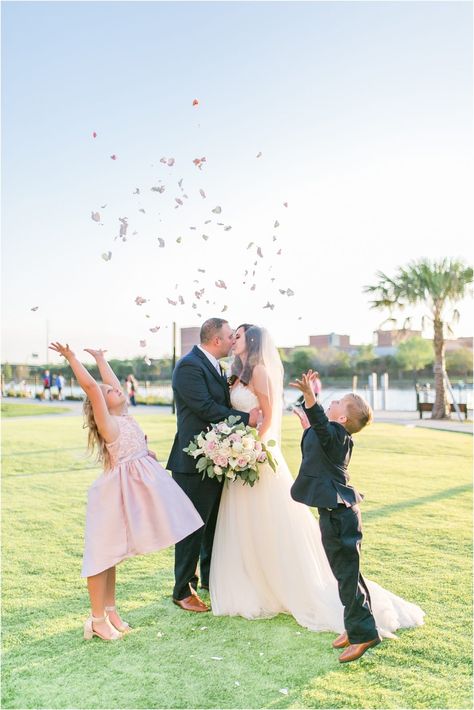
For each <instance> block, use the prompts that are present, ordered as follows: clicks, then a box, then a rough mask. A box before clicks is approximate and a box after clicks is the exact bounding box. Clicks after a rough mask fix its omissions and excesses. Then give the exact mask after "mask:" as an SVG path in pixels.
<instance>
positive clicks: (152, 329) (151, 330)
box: [149, 325, 160, 333]
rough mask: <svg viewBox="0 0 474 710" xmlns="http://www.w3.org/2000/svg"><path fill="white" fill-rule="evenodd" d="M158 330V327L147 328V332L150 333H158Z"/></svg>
mask: <svg viewBox="0 0 474 710" xmlns="http://www.w3.org/2000/svg"><path fill="white" fill-rule="evenodd" d="M159 329H160V326H159V325H155V327H154V328H149V331H150V333H158V331H159Z"/></svg>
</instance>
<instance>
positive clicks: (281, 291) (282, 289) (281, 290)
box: [278, 288, 286, 294]
mask: <svg viewBox="0 0 474 710" xmlns="http://www.w3.org/2000/svg"><path fill="white" fill-rule="evenodd" d="M278 290H279V291H280V293H281V294H284V293H286V289H284V288H279V289H278Z"/></svg>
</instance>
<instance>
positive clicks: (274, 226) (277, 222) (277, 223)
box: [273, 219, 280, 229]
mask: <svg viewBox="0 0 474 710" xmlns="http://www.w3.org/2000/svg"><path fill="white" fill-rule="evenodd" d="M279 226H280V222H279V221H278V220H277V219H276V220H275V224H274V225H273V228H274V229H276V228H277V227H279Z"/></svg>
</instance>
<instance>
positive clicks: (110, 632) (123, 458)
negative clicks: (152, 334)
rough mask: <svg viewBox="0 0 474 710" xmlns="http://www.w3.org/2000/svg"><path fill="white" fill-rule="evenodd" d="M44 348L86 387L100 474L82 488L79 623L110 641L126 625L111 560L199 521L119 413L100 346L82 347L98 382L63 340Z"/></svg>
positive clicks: (121, 402)
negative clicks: (86, 611) (82, 616)
mask: <svg viewBox="0 0 474 710" xmlns="http://www.w3.org/2000/svg"><path fill="white" fill-rule="evenodd" d="M50 348H51V350H55V351H56V352H58V353H60V354H61V355H63V356H64V357H65V358H66V359H67V360H68V362H69V364H70V366H71V369H72V370H73V372H74V374H75V376H76V379H77V381H78V382H79V384H80V386H81V387H82V389H83V390H84V392H85V394H86V400H85V402H84V414H85V417H86V426H87V427H88V428H89V436H88V444H89V448H90V449H91V450H92V449H94V448H97V450H98V458H99V460H100V461H102V463H103V465H104V473H103V474H102V475H101V476H100V477H99V478H98V479H97V480H96V481H95V482H94V483H93V484H92V486H91V487H90V489H89V493H88V502H87V514H86V530H85V548H84V559H83V567H82V575H81V576H82V577H87V587H88V590H89V597H90V602H91V610H92V615H91V616H90V617H89V618H88V619H87V621H86V622H85V623H84V638H85V639H91V638H92V637H93V636H98V637H99V638H101V639H103V640H104V641H115V640H117V639H119V638H121V637H122V633H126V632H127V631H128V630H129V625H128V624H127V623H126V622H124V621H123V620H122V619H121V617H120V615H119V613H118V612H117V609H116V606H115V565H117V564H118V563H119V562H121V561H122V560H124V559H126V558H127V557H133V556H135V555H141V554H144V553H146V552H156V551H157V550H161V549H163V548H164V547H169V546H170V545H173V544H174V543H176V542H178V541H179V540H182V539H183V538H185V537H187V536H188V535H190V534H191V533H192V532H194V531H195V530H197V529H198V528H200V527H201V526H202V525H203V521H202V519H201V517H200V515H199V513H198V512H197V511H196V509H195V508H194V506H193V504H192V503H191V501H190V500H189V498H188V497H187V496H186V495H185V493H184V492H183V491H182V490H181V488H180V487H179V486H178V485H177V484H176V483H175V482H174V481H173V479H172V478H171V477H170V476H169V475H168V473H167V472H166V471H165V469H164V468H162V466H160V464H159V463H158V462H157V461H156V458H155V455H154V454H153V453H152V452H151V451H149V450H148V447H147V443H146V437H145V435H144V433H143V432H142V430H141V429H140V427H139V426H138V424H137V423H136V421H135V420H134V419H132V417H131V416H129V415H128V414H127V400H126V397H125V395H124V393H123V392H122V389H121V387H120V383H119V381H118V379H117V377H116V376H115V374H114V373H113V371H112V368H111V367H110V365H109V364H108V362H107V361H106V359H105V357H104V352H105V351H103V350H90V349H86V352H88V353H90V354H91V355H92V356H93V357H94V358H95V360H96V363H97V367H98V368H99V372H100V375H101V377H102V380H103V384H99V383H98V382H96V381H95V380H94V378H93V377H92V376H91V375H90V374H89V373H88V372H87V370H86V369H85V367H84V366H83V365H82V364H81V363H80V362H79V360H78V359H77V358H76V356H75V354H74V353H73V352H72V350H70V348H69V345H66V346H64V345H61V343H52V344H51V345H50Z"/></svg>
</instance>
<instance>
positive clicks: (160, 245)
mask: <svg viewBox="0 0 474 710" xmlns="http://www.w3.org/2000/svg"><path fill="white" fill-rule="evenodd" d="M158 245H159V247H160V248H162V247H164V246H165V240H164V239H162V237H158Z"/></svg>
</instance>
